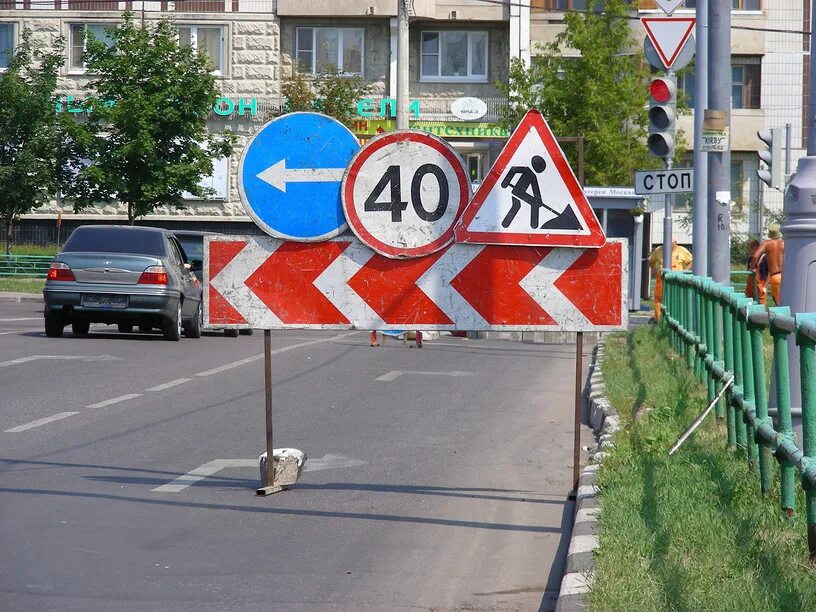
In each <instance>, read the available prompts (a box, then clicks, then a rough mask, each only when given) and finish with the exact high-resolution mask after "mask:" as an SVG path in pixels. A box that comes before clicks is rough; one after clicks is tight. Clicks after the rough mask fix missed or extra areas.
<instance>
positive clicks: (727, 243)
mask: <svg viewBox="0 0 816 612" xmlns="http://www.w3.org/2000/svg"><path fill="white" fill-rule="evenodd" d="M731 4H732V1H731V0H710V2H709V32H708V34H709V36H708V45H709V82H708V92H709V96H708V102H709V106H710V107H711V109H714V110H716V111H719V112H721V113H724V117H725V128H726V129H728V130H729V132H730V128H731V112H730V109H731ZM729 138H730V135H729ZM708 180H709V184H710V190H709V194H708V195H709V197H708V202H709V206H708V245H709V251H708V272H709V274H708V275H709V276H710V277H711V278H712V279H713V280H714V281H716V282H718V283H722V284H729V283H730V282H731V144H730V142H728V144H727V145H726V147H725V150H724V151H711V152H710V153H709V154H708Z"/></svg>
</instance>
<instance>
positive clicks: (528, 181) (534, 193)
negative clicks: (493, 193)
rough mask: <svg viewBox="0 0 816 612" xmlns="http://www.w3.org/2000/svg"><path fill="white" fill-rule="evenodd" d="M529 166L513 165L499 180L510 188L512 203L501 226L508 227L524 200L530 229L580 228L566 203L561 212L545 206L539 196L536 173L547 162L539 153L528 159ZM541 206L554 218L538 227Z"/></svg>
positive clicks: (543, 167) (539, 172) (541, 169)
mask: <svg viewBox="0 0 816 612" xmlns="http://www.w3.org/2000/svg"><path fill="white" fill-rule="evenodd" d="M530 166H532V167H527V166H513V167H512V168H510V170H508V171H507V175H506V176H505V177H504V179H503V180H502V182H501V186H502V188H504V189H507V188H508V187H510V188H511V190H512V191H511V193H512V194H513V195H512V204H511V206H510V211H509V212H508V213H507V214H506V215H505V217H504V219H502V223H501V224H502V227H505V228H507V227H510V224H511V223H512V222H513V219H515V218H516V215H517V214H518V212H519V210H521V203H522V202H526V203H527V204H529V205H530V228H531V229H545V228H546V229H570V230H575V229H581V224H580V223H579V222H578V219H577V218H576V217H575V212H574V211H573V210H572V207H571V206H569V205H567V206H566V207H565V208H564V210H563V212H560V213H559V212H558V211H557V210H555V209H554V208H552V207H550V206H547V205H546V204H545V203H544V200H543V199H542V197H541V188H540V187H539V185H538V176H537V175H538V174H541V173H542V172H544V170H546V168H547V162H546V161H544V158H543V157H541V156H540V155H534V156H533V158H532V159H531V160H530ZM516 175H518V180H517V181H516V183H515V184H513V179H514V178H515V177H516ZM542 208H545V209H547V210H548V211H550V212H551V213H552V214H554V215H555V218H553V219H550V220H549V221H547V222H546V223H544V224H543V225H541V226H540V227H539V221H540V219H539V213H540V211H541V209H542Z"/></svg>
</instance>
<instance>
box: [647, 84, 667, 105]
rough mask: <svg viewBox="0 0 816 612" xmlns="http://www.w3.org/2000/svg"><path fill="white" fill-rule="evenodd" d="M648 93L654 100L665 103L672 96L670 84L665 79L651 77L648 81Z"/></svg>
mask: <svg viewBox="0 0 816 612" xmlns="http://www.w3.org/2000/svg"><path fill="white" fill-rule="evenodd" d="M649 95H650V96H651V97H652V99H653V100H654V101H655V102H658V103H660V104H666V103H667V102H668V101H669V100H671V97H672V90H671V86H670V85H669V83H668V81H666V79H653V80H652V81H651V82H650V83H649Z"/></svg>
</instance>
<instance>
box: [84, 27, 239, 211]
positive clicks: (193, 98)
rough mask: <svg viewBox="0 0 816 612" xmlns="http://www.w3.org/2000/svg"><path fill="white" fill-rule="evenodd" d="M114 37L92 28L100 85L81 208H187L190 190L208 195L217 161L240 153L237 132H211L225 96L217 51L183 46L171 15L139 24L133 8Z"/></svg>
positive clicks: (89, 58) (92, 66) (90, 119)
mask: <svg viewBox="0 0 816 612" xmlns="http://www.w3.org/2000/svg"><path fill="white" fill-rule="evenodd" d="M110 36H111V40H112V44H111V45H110V46H108V45H106V44H105V43H104V42H102V41H98V40H95V39H93V37H92V36H91V35H90V33H89V34H88V37H89V39H88V41H87V45H86V46H87V51H86V53H85V63H86V65H87V69H88V73H89V74H90V75H91V82H90V83H89V88H90V89H91V91H93V92H95V93H94V94H93V95H91V96H90V97H88V98H87V99H86V100H85V109H86V111H87V113H88V115H87V121H86V123H85V128H86V131H85V140H84V141H83V142H81V143H80V145H81V148H84V152H85V154H86V156H87V158H88V159H89V160H91V162H90V163H89V164H88V165H87V166H85V167H83V168H82V171H81V173H80V180H79V181H78V185H77V188H76V190H75V192H74V194H73V195H74V206H75V209H77V210H81V209H83V208H85V207H88V206H93V205H94V204H95V203H98V202H100V201H109V200H113V199H116V200H118V201H120V202H122V203H124V204H126V205H127V210H128V220H129V221H130V222H131V223H133V221H134V219H136V218H137V217H141V216H143V215H147V214H150V213H151V212H153V211H154V210H155V209H156V208H158V207H160V206H168V207H176V208H182V207H183V206H184V204H183V201H182V193H183V192H185V191H186V192H188V193H190V194H192V195H194V196H197V197H200V198H206V197H207V196H208V195H210V194H211V193H212V190H210V189H207V188H203V187H201V186H200V185H199V181H200V180H201V179H202V178H203V177H206V176H208V175H209V174H211V173H212V170H213V163H212V162H213V160H214V159H217V158H219V157H224V156H227V155H229V154H230V153H232V144H233V141H234V138H233V135H232V134H231V133H229V132H221V133H220V134H209V133H208V131H207V117H208V116H209V114H210V112H211V111H212V107H213V104H214V103H215V101H216V99H217V97H218V95H219V94H218V90H217V89H216V86H215V77H214V76H213V74H212V72H211V66H210V62H209V58H208V57H207V56H206V54H204V53H203V52H201V53H197V52H196V51H195V50H193V49H192V48H191V47H189V46H186V45H185V46H179V44H178V36H177V33H176V29H175V26H174V25H173V23H172V22H171V21H169V20H162V21H159V22H158V23H157V24H156V25H148V26H146V27H144V28H142V27H138V26H137V25H136V24H135V23H134V20H133V15H132V14H131V13H125V15H124V19H123V22H122V23H121V24H120V25H119V26H118V27H116V28H115V29H112V30H111V31H110Z"/></svg>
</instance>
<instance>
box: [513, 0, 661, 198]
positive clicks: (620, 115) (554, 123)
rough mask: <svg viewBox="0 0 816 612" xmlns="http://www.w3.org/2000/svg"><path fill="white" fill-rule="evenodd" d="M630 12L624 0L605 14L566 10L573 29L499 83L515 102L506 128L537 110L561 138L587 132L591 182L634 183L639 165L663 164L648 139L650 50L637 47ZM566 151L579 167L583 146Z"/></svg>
mask: <svg viewBox="0 0 816 612" xmlns="http://www.w3.org/2000/svg"><path fill="white" fill-rule="evenodd" d="M627 10H628V9H627V6H626V4H625V3H624V2H623V0H608V1H607V2H605V4H604V12H602V13H600V12H587V13H582V12H572V11H571V12H567V13H565V15H564V21H565V24H566V28H565V30H564V31H563V32H561V33H560V34H558V35H557V36H556V38H555V40H554V41H553V42H551V43H549V44H546V45H543V46H539V48H538V49H539V51H540V55H538V56H536V57H535V59H534V61H533V63H532V65H531V66H529V67H527V66H525V65H524V63H523V62H521V61H520V60H518V59H516V60H514V61H513V62H512V63H511V69H510V78H509V81H508V83H507V84H503V83H499V84H497V85H498V87H499V88H500V89H502V90H503V91H504V93H505V94H507V96H508V99H509V105H508V107H507V108H506V109H505V111H503V113H502V117H501V123H502V124H503V125H504V126H505V127H507V128H509V129H513V128H515V126H516V125H518V122H519V121H520V120H521V118H522V117H523V116H524V113H525V112H526V111H527V110H528V109H531V108H536V109H538V110H540V111H541V112H542V113H543V114H544V116H545V117H546V119H547V122H548V123H549V124H550V127H551V128H552V130H553V132H554V133H555V134H556V135H557V136H562V137H569V136H573V137H575V136H583V138H584V147H585V150H584V163H585V167H584V174H585V182H586V184H588V185H630V184H632V183H633V180H634V172H635V171H636V170H642V169H646V168H653V167H656V166H658V165H659V160H658V159H657V158H654V157H651V156H650V155H649V153H648V150H647V148H646V144H645V143H646V128H645V126H646V123H647V121H646V104H647V102H648V98H647V92H646V86H645V83H646V81H647V79H648V74H649V73H648V67H647V66H646V65H645V63H644V61H643V57H642V53H641V52H632V51H630V50H631V49H634V48H636V41H635V40H634V38H633V34H632V31H631V28H630V23H629V20H628V19H626V18H625V16H626V12H627ZM565 52H566V53H567V55H564V53H565ZM564 149H565V153H566V154H567V155H568V157H569V159H570V163H571V164H572V167H573V168H576V169H577V151H576V150H575V148H574V147H564Z"/></svg>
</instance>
